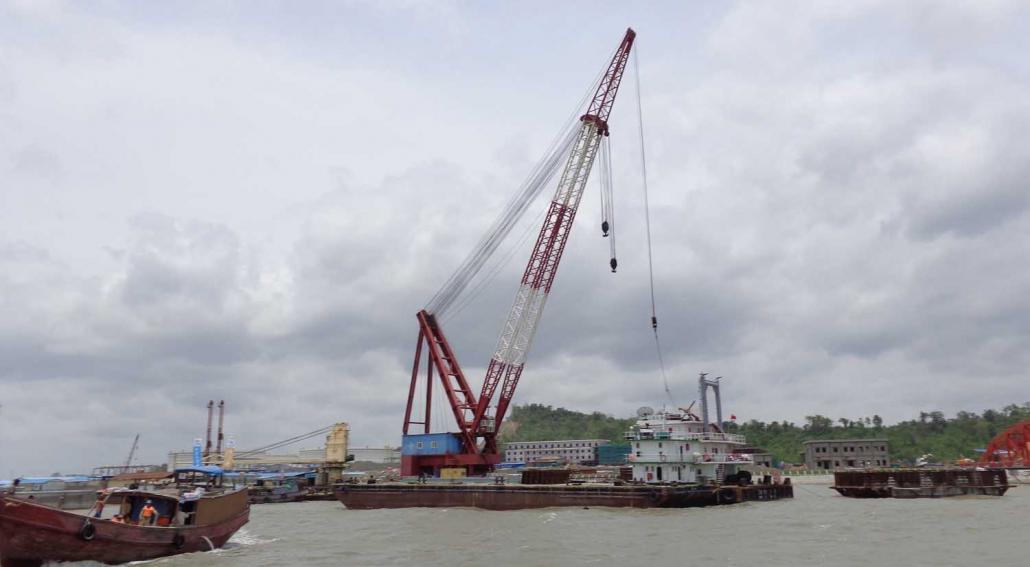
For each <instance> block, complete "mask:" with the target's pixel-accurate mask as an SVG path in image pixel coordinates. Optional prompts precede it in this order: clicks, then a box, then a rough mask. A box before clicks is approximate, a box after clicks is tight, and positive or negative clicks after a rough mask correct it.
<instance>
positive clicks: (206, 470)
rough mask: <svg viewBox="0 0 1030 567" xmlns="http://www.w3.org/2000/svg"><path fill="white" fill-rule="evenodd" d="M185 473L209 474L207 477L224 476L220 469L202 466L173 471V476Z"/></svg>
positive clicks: (212, 466)
mask: <svg viewBox="0 0 1030 567" xmlns="http://www.w3.org/2000/svg"><path fill="white" fill-rule="evenodd" d="M187 472H194V473H201V474H209V475H212V476H222V475H223V474H225V471H223V470H222V467H216V466H214V465H204V466H198V467H182V468H178V469H175V474H179V473H187Z"/></svg>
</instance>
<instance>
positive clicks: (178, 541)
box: [172, 532, 186, 549]
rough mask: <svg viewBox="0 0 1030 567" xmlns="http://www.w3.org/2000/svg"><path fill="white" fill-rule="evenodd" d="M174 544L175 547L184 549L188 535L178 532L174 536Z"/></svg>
mask: <svg viewBox="0 0 1030 567" xmlns="http://www.w3.org/2000/svg"><path fill="white" fill-rule="evenodd" d="M172 545H174V546H175V549H182V548H183V546H185V545H186V536H184V535H182V534H181V533H179V532H176V533H175V537H173V538H172Z"/></svg>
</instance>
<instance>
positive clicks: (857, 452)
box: [803, 439, 891, 470]
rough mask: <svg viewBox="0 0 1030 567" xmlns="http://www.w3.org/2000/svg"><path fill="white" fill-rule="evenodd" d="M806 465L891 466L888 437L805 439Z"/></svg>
mask: <svg viewBox="0 0 1030 567" xmlns="http://www.w3.org/2000/svg"><path fill="white" fill-rule="evenodd" d="M804 445H805V452H804V453H803V456H804V458H805V466H806V467H808V469H809V470H816V469H822V470H834V469H843V468H848V467H887V466H890V464H891V461H890V453H889V451H888V448H889V447H888V445H887V440H886V439H819V440H815V441H805V443H804Z"/></svg>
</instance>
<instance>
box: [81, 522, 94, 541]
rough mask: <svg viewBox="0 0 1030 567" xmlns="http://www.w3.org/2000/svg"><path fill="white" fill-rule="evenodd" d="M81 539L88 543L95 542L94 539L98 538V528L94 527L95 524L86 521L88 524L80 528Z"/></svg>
mask: <svg viewBox="0 0 1030 567" xmlns="http://www.w3.org/2000/svg"><path fill="white" fill-rule="evenodd" d="M79 537H81V538H82V539H84V540H86V541H93V538H95V537H97V527H96V526H94V525H93V522H91V521H89V520H86V523H84V524H82V527H81V528H79Z"/></svg>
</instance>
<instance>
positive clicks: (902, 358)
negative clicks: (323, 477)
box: [0, 0, 1030, 477]
mask: <svg viewBox="0 0 1030 567" xmlns="http://www.w3.org/2000/svg"><path fill="white" fill-rule="evenodd" d="M629 26H632V27H633V28H634V29H635V30H636V31H637V33H638V36H637V41H636V45H635V47H634V50H635V51H636V58H635V61H634V62H633V64H632V65H631V68H630V69H629V71H628V72H627V73H628V74H627V82H625V83H624V84H623V89H622V90H621V91H620V95H619V99H618V100H617V102H616V104H615V109H614V112H613V114H612V117H611V120H610V125H611V132H612V136H611V144H612V149H613V153H612V155H613V170H614V173H613V179H614V186H615V210H616V218H617V219H618V222H617V223H616V235H617V237H618V260H619V271H618V273H616V274H612V273H610V271H609V269H608V267H607V266H608V244H607V242H606V241H605V240H604V239H602V238H601V236H600V229H599V227H598V225H599V220H600V205H599V194H598V188H597V184H598V180H597V177H598V176H597V175H595V176H593V178H592V180H591V182H590V185H589V186H588V188H587V192H586V196H585V197H584V200H583V205H582V207H581V210H580V213H579V216H578V219H577V224H576V227H575V229H574V230H573V234H572V237H571V239H570V243H569V246H568V248H567V249H566V252H565V256H564V260H563V262H562V265H561V269H560V271H559V274H558V277H557V279H556V283H555V286H554V288H553V291H552V293H551V297H550V299H549V300H548V304H547V310H546V312H545V313H544V315H543V319H542V322H541V328H540V331H539V333H538V335H537V337H536V340H535V343H534V346H533V350H532V351H531V352H530V354H529V360H528V363H527V367H526V370H525V373H524V374H523V378H522V381H521V383H520V386H519V390H518V392H517V394H516V397H515V402H516V403H543V404H549V405H553V406H562V407H566V408H569V409H574V410H580V411H602V412H605V413H608V414H611V415H616V416H620V417H621V416H629V415H632V414H633V412H634V411H635V410H636V408H637V407H639V406H643V405H650V406H655V405H662V404H666V403H675V404H677V405H686V404H688V403H690V402H691V401H693V400H694V398H695V397H696V392H697V374H698V373H699V372H709V373H711V375H712V376H722V377H723V387H722V390H723V391H722V394H723V402H724V404H725V407H724V412H725V413H727V414H731V413H732V414H735V415H736V416H737V417H738V419H741V420H749V419H761V420H765V421H771V420H784V419H786V420H790V421H794V422H799V423H800V422H803V421H804V416H806V415H811V414H815V413H819V414H824V415H828V416H830V417H832V418H837V417H847V418H849V419H855V418H858V417H864V416H872V415H874V414H878V415H881V416H882V417H883V418H884V419H885V421H887V422H888V423H891V422H895V421H899V420H904V419H911V418H913V417H914V416H916V415H918V413H919V412H920V411H930V410H941V411H944V412H946V413H954V412H957V411H959V410H968V411H982V410H984V409H987V408H1000V407H1003V406H1005V405H1008V404H1011V403H1020V404H1021V403H1024V402H1026V401H1028V400H1030V391H1028V384H1030V381H1028V379H1027V376H1026V368H1028V367H1030V271H1028V270H1027V269H1026V267H1025V264H1026V251H1027V249H1028V248H1030V192H1028V190H1027V187H1026V184H1027V181H1026V180H1027V179H1028V178H1030V159H1028V158H1030V63H1028V61H1027V58H1026V56H1025V54H1026V53H1030V29H1028V28H1030V8H1028V7H1027V6H1026V5H1025V3H1020V2H1004V1H990V0H988V1H969V2H963V1H955V2H947V3H940V2H931V1H918V0H917V1H912V2H905V3H898V2H889V1H882V2H881V1H866V0H859V1H856V2H848V3H838V2H790V1H785V2H776V3H769V2H738V3H732V2H668V3H663V2H647V3H632V2H564V3H551V2H537V1H529V2H510V3H493V2H491V3H482V2H447V1H433V2H421V1H417V0H404V1H401V0H398V1H396V2H371V1H369V2H365V1H338V2H315V1H306V2H271V1H269V2H230V1H221V2H175V3H159V2H91V3H82V2H63V1H59V0H39V1H27V0H15V1H13V2H12V1H9V0H0V477H12V476H16V475H28V474H50V473H53V472H73V471H88V470H89V469H90V468H92V467H93V466H98V465H109V464H118V463H121V462H123V461H124V460H125V458H126V456H127V453H128V450H129V448H130V446H131V445H132V440H133V437H134V436H135V435H136V434H137V433H139V434H140V451H139V454H138V456H137V459H136V462H139V463H162V462H165V460H166V458H167V453H168V451H170V450H174V449H184V448H187V447H189V446H190V445H191V443H192V440H193V439H194V438H195V437H201V436H203V433H204V428H205V426H206V408H205V406H206V404H207V401H208V400H215V401H216V402H217V400H225V401H226V419H225V421H226V433H227V435H229V436H231V437H232V438H233V439H234V440H235V441H236V443H237V445H238V446H240V447H242V448H248V447H257V446H260V445H265V444H269V443H272V442H274V441H278V440H280V439H285V438H288V437H292V436H294V435H298V434H301V433H304V432H307V431H312V430H316V429H318V428H320V427H323V426H326V425H329V424H331V423H334V422H338V421H346V422H348V423H349V424H350V426H351V429H352V432H351V444H352V446H373V447H377V446H378V447H381V446H384V445H391V446H396V445H397V444H398V442H399V437H400V427H401V421H402V417H403V410H404V404H405V401H406V396H407V388H408V382H409V379H410V368H411V360H412V355H413V350H414V349H413V347H414V343H415V339H416V337H417V325H416V321H415V314H416V312H417V311H418V310H419V309H421V308H422V307H423V306H424V305H425V304H426V303H427V302H428V300H429V299H430V298H431V297H432V295H433V293H434V292H435V291H436V290H437V288H438V287H439V286H441V285H442V284H443V283H444V281H445V280H446V279H447V277H448V276H449V275H450V274H451V273H452V272H453V271H454V270H455V269H456V268H457V266H458V265H459V263H460V262H461V260H462V259H463V258H464V256H465V254H467V253H468V252H469V251H470V250H471V249H472V247H473V246H474V245H475V243H476V242H477V241H478V239H479V238H480V237H481V236H482V234H483V233H484V232H485V230H486V229H487V228H488V226H489V225H490V223H491V221H492V220H493V219H494V218H495V216H496V215H497V214H498V213H499V212H500V210H501V208H502V207H503V206H504V204H505V203H506V202H507V200H508V199H509V198H510V196H511V195H512V194H513V193H514V192H515V191H516V190H517V188H518V187H519V185H520V184H521V182H522V181H523V180H524V179H525V178H526V176H527V175H528V174H529V172H530V170H531V168H532V167H533V164H534V163H536V160H537V159H538V158H539V157H540V156H542V155H543V153H544V152H545V150H546V148H547V145H548V143H549V141H550V140H551V139H552V138H553V136H554V135H555V134H556V133H558V132H559V131H560V130H561V127H562V125H563V124H564V123H566V120H567V119H568V118H569V117H570V116H573V117H574V116H576V114H575V113H576V112H577V111H580V112H581V109H578V108H577V106H576V105H577V101H579V100H580V99H581V97H582V96H583V95H584V94H585V93H586V92H587V90H588V88H589V86H590V84H591V82H592V81H593V80H594V78H595V77H596V76H597V75H598V73H599V72H600V71H601V70H602V69H603V67H604V66H605V65H606V63H607V60H608V58H609V57H610V55H611V53H612V52H613V51H614V49H615V47H616V46H617V45H618V42H619V40H620V39H621V38H622V35H623V33H624V31H625V29H626V28H627V27H629ZM637 74H639V78H640V91H639V98H638V93H637V90H636V88H635V85H634V83H633V78H634V77H635V76H636V75H637ZM638 101H639V109H640V112H641V115H642V116H643V124H642V126H643V128H642V129H643V142H644V155H645V156H646V168H647V184H648V188H649V194H648V196H649V200H650V215H651V216H650V221H651V231H652V239H653V246H652V253H653V261H654V283H655V298H656V306H657V314H658V319H659V334H660V338H661V342H662V349H663V354H664V360H665V367H666V374H667V377H668V383H669V388H670V390H671V392H672V397H673V399H672V401H670V400H669V399H668V398H667V397H666V395H665V394H664V387H663V379H662V374H661V372H660V369H659V365H658V360H657V356H656V350H655V345H654V339H653V336H652V334H651V328H650V315H651V305H650V294H649V280H648V261H647V258H648V249H647V244H646V231H645V208H644V204H643V200H644V199H643V173H642V171H643V168H642V166H641V151H640V143H641V137H640V130H639V129H638V121H637V110H638ZM550 192H551V190H550V189H545V195H546V194H547V193H550ZM545 201H546V197H545V198H544V199H541V200H540V201H539V202H537V203H535V204H534V208H533V209H531V211H530V213H529V214H527V218H526V219H525V220H524V221H523V222H522V224H520V226H519V228H518V229H517V230H516V231H515V235H516V236H518V235H520V234H531V233H532V231H534V230H535V229H536V228H535V225H534V223H536V222H539V221H538V219H539V214H540V212H541V211H542V210H543V207H544V206H545V205H546V202H545ZM504 250H506V251H507V252H505V253H506V254H507V255H508V256H506V257H510V258H511V259H510V261H508V262H507V263H506V264H503V265H502V266H501V267H500V268H499V270H498V271H497V273H496V276H495V277H494V278H493V279H491V280H487V281H486V282H485V283H484V284H483V285H482V287H481V288H480V289H481V290H482V291H481V293H478V294H477V295H475V296H474V297H472V299H471V300H470V302H469V303H468V304H467V306H466V307H465V308H464V309H462V310H461V311H460V312H459V313H454V314H453V315H451V314H448V317H446V318H445V319H444V320H443V326H444V329H445V331H446V333H447V336H448V338H449V339H450V342H451V343H452V346H453V347H454V349H455V351H456V353H457V354H458V357H459V360H460V361H461V363H462V366H463V368H464V369H465V373H466V375H467V376H468V377H469V378H470V381H471V382H472V386H473V389H476V390H478V388H479V384H480V382H481V377H482V376H483V374H484V372H485V367H486V364H487V362H488V361H489V358H490V355H491V354H492V352H493V347H494V343H495V341H496V338H497V335H498V333H499V332H500V327H501V324H502V322H503V321H504V318H505V315H506V313H507V310H508V309H509V307H510V305H511V299H512V297H513V294H514V291H515V287H516V284H517V281H518V279H519V277H520V274H521V271H522V268H523V265H524V264H523V262H524V261H525V258H526V257H527V256H528V248H527V246H526V245H525V243H522V244H521V245H520V241H519V239H518V238H514V239H513V240H512V241H511V243H510V245H508V246H507V247H506V248H504ZM445 411H446V410H445V409H444V408H442V407H441V406H439V405H437V406H436V409H435V410H434V416H435V417H434V428H435V430H438V431H446V430H448V429H452V427H451V424H450V422H449V421H448V420H447V419H446V418H447V417H448V415H449V414H447V413H445ZM308 443H309V445H308V446H317V444H318V443H317V440H314V441H309V442H308Z"/></svg>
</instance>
